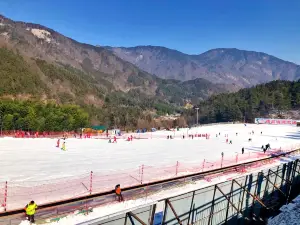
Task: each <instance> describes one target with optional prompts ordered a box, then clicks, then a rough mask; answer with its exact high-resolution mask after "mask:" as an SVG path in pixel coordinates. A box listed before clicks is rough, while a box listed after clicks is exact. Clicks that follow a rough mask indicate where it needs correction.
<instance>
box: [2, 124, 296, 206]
mask: <svg viewBox="0 0 300 225" xmlns="http://www.w3.org/2000/svg"><path fill="white" fill-rule="evenodd" d="M252 131H254V135H250V134H249V133H250V132H252ZM261 131H262V132H263V133H262V135H261ZM219 132H220V133H221V135H218V137H216V134H218V133H219ZM236 133H238V135H236ZM188 134H194V135H195V134H209V135H210V138H209V139H208V140H207V139H205V138H203V137H201V138H194V139H191V138H188ZM299 134H300V133H299V128H297V127H293V126H280V125H255V124H248V125H247V126H244V124H231V125H230V124H226V125H214V126H203V127H198V128H192V129H190V130H188V129H181V130H180V131H157V132H153V133H145V134H133V135H134V137H135V139H134V140H133V141H132V142H127V141H125V139H126V137H127V136H128V135H129V134H125V135H123V137H121V139H118V143H116V144H115V143H114V144H113V143H108V141H107V140H104V139H74V138H70V139H67V140H66V148H67V151H62V150H60V149H59V148H56V147H55V146H56V141H57V140H56V139H48V138H39V139H30V138H27V139H26V138H25V139H15V138H0V159H1V160H0V169H1V173H0V205H1V204H3V198H2V196H3V195H4V185H5V183H4V182H5V181H8V200H7V208H8V209H9V210H11V209H15V208H22V207H24V205H25V204H27V203H28V201H30V200H32V199H34V200H35V201H36V202H37V203H38V204H43V203H46V202H51V201H56V200H60V199H65V198H70V197H75V196H81V195H85V194H88V193H89V188H90V187H89V174H90V171H93V172H94V175H93V190H94V192H100V191H105V190H112V189H113V188H114V185H115V184H117V183H120V184H121V185H122V186H123V187H124V186H130V185H135V184H138V183H139V182H140V179H141V175H140V174H141V167H140V166H141V165H144V167H143V168H144V171H143V173H144V174H143V176H144V179H146V178H147V179H148V180H147V181H150V180H153V179H161V178H166V174H167V172H170V171H171V172H172V175H168V176H174V174H175V168H176V164H177V162H179V163H178V165H179V170H180V169H181V170H180V172H181V173H183V172H192V170H186V171H185V170H183V169H182V168H185V167H189V166H190V165H198V168H197V169H198V170H197V171H199V168H201V167H202V164H203V160H204V159H205V166H206V167H207V166H208V165H213V166H215V167H214V168H216V167H220V161H221V152H224V164H226V163H228V162H229V161H230V163H235V158H236V154H237V153H240V152H241V148H242V147H244V148H245V154H244V155H243V156H244V159H239V162H240V161H241V160H242V161H246V160H253V159H254V158H253V156H254V157H256V154H257V153H261V146H262V145H265V144H267V143H270V145H271V148H272V149H280V148H281V149H282V150H291V149H293V148H295V146H296V145H297V144H298V143H299V138H300V137H299ZM167 135H172V136H173V137H174V139H173V140H167V138H166V137H167ZM183 135H185V139H182V136H183ZM225 135H228V139H229V140H232V141H233V144H232V145H231V144H226V139H227V137H225ZM137 138H141V139H137ZM249 138H252V142H249V141H248V139H249ZM61 143H62V141H61ZM248 156H249V157H248ZM251 157H252V158H251ZM248 158H249V159H248ZM215 162H217V163H215ZM162 168H163V169H162ZM116 174H118V175H116ZM62 182H64V183H62ZM41 185H42V186H41Z"/></svg>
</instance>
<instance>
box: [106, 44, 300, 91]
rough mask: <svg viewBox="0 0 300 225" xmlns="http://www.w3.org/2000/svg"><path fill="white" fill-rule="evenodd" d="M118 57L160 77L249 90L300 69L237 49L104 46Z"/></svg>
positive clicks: (296, 73)
mask: <svg viewBox="0 0 300 225" xmlns="http://www.w3.org/2000/svg"><path fill="white" fill-rule="evenodd" d="M106 48H107V49H108V50H110V51H112V52H113V53H114V54H115V55H117V56H119V57H120V58H122V59H124V60H126V61H128V62H131V63H133V64H135V65H136V66H138V67H139V68H141V69H143V70H145V71H147V72H149V73H151V74H155V75H157V76H159V77H161V78H171V79H178V80H182V81H186V80H192V79H196V78H204V79H206V80H209V81H210V82H213V83H224V84H235V85H237V86H239V87H249V86H252V85H256V84H259V83H265V82H269V81H272V80H278V79H282V80H296V79H299V78H300V67H299V66H298V65H296V64H294V63H291V62H287V61H284V60H281V59H278V58H276V57H274V56H271V55H268V54H265V53H261V52H253V51H244V50H239V49H226V48H220V49H213V50H210V51H207V52H205V53H203V54H200V55H187V54H184V53H182V52H179V51H176V50H172V49H168V48H164V47H156V46H137V47H132V48H122V47H120V48H118V47H116V48H115V47H106Z"/></svg>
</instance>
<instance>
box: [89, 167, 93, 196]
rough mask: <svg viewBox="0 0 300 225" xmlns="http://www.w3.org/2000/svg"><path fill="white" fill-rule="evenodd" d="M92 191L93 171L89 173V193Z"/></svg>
mask: <svg viewBox="0 0 300 225" xmlns="http://www.w3.org/2000/svg"><path fill="white" fill-rule="evenodd" d="M92 192H93V171H91V173H90V195H91V194H92Z"/></svg>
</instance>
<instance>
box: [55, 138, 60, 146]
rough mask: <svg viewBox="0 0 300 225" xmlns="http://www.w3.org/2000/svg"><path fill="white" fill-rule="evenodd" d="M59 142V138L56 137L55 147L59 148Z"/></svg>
mask: <svg viewBox="0 0 300 225" xmlns="http://www.w3.org/2000/svg"><path fill="white" fill-rule="evenodd" d="M59 144H60V139H59V138H58V139H57V142H56V148H59Z"/></svg>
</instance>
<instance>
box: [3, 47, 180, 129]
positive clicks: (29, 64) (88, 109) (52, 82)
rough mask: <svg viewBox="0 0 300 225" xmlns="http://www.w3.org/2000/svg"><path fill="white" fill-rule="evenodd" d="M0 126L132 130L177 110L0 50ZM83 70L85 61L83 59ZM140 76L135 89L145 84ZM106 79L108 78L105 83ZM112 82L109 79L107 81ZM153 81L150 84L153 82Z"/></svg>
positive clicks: (94, 77) (98, 78)
mask: <svg viewBox="0 0 300 225" xmlns="http://www.w3.org/2000/svg"><path fill="white" fill-rule="evenodd" d="M0 58H1V61H0V79H1V81H2V82H1V83H0V125H1V127H2V129H4V130H11V129H22V130H37V131H44V130H48V131H63V130H76V129H78V128H81V127H83V126H90V125H97V124H103V125H106V126H108V127H121V128H123V129H134V128H137V127H139V126H144V127H151V126H153V125H154V124H153V123H154V117H155V116H156V115H162V114H166V113H169V114H171V113H174V112H176V111H178V108H177V107H175V106H173V105H172V104H170V103H169V102H168V101H167V100H165V99H164V98H156V97H155V96H149V95H146V94H145V93H143V92H142V91H141V90H140V89H138V88H137V89H131V90H129V92H127V93H125V92H122V91H116V90H115V89H114V87H112V83H111V82H109V81H108V79H109V78H110V77H108V76H109V75H107V74H102V73H99V72H97V71H94V70H90V72H87V73H85V72H83V71H81V70H78V69H75V68H73V67H71V66H68V65H61V64H58V65H55V64H50V63H48V62H46V61H44V60H40V59H28V60H27V61H26V60H24V58H23V57H22V56H20V55H19V54H16V53H14V52H12V51H10V50H7V49H5V48H0ZM83 64H84V65H85V67H87V66H88V64H89V62H88V61H87V60H85V62H84V63H83ZM143 77H144V78H145V79H146V78H147V79H150V78H151V77H147V76H146V75H145V76H144V75H143V74H139V76H138V78H137V80H135V79H134V75H131V78H132V79H133V80H132V82H133V83H135V85H143V84H144V80H143V79H142V78H143ZM107 78H108V79H107ZM110 79H111V78H110ZM151 82H153V80H152V81H151Z"/></svg>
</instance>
